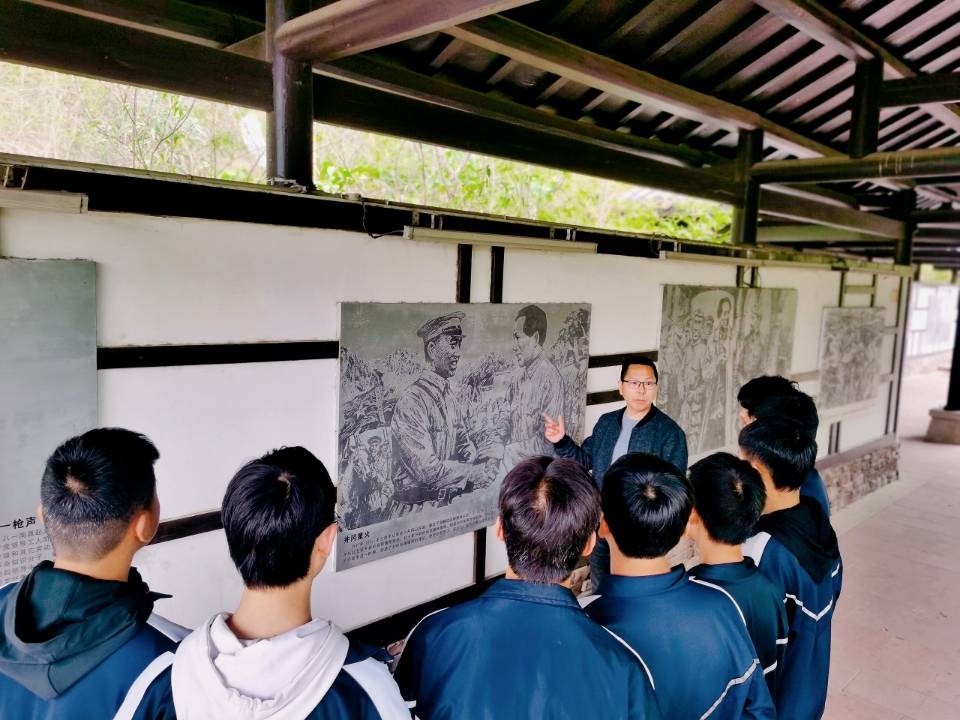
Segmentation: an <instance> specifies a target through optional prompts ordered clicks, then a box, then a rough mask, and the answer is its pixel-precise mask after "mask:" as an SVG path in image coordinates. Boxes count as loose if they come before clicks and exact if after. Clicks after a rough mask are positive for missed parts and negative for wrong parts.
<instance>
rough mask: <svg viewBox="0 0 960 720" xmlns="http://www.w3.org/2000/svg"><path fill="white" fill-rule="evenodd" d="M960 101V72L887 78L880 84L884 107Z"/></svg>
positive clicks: (881, 103) (881, 100)
mask: <svg viewBox="0 0 960 720" xmlns="http://www.w3.org/2000/svg"><path fill="white" fill-rule="evenodd" d="M955 102H960V73H937V74H935V75H917V76H915V77H909V78H901V79H900V80H887V81H886V82H885V83H883V85H881V86H880V105H881V106H882V107H910V106H913V105H929V104H936V103H955Z"/></svg>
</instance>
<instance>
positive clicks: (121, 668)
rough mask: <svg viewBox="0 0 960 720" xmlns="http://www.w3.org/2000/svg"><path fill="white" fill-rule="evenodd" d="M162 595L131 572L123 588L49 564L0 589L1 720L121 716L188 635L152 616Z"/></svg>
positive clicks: (81, 719)
mask: <svg viewBox="0 0 960 720" xmlns="http://www.w3.org/2000/svg"><path fill="white" fill-rule="evenodd" d="M157 597H167V596H163V595H158V594H156V593H151V592H150V590H149V588H148V587H147V585H146V584H145V583H144V582H143V580H141V578H140V575H139V574H138V573H137V571H136V569H134V568H131V569H130V576H129V579H128V581H127V582H125V583H123V582H116V581H112V580H97V579H95V578H91V577H88V576H86V575H80V574H78V573H73V572H69V571H66V570H59V569H56V568H54V567H53V563H51V562H49V561H45V562H42V563H40V564H39V565H37V567H35V568H34V569H33V570H32V571H31V572H30V574H28V575H27V576H26V577H25V578H23V580H21V581H20V582H19V583H16V584H13V585H7V586H5V587H3V588H0V617H2V630H0V718H11V720H12V719H13V718H16V719H17V720H41V719H42V720H48V719H49V720H54V719H55V720H90V719H91V718H106V719H109V718H113V717H114V716H115V715H117V717H123V715H122V713H121V714H117V713H118V711H120V710H121V707H122V706H123V707H129V705H130V703H129V702H128V701H127V698H128V697H129V696H130V694H131V693H132V692H134V690H133V688H135V687H136V686H137V684H138V683H142V682H143V680H142V677H141V676H142V674H143V673H145V672H146V671H147V668H149V667H150V666H151V665H152V664H153V663H154V662H156V661H157V659H158V658H162V657H165V656H166V657H168V658H172V657H173V650H174V649H175V647H176V641H177V640H179V639H180V638H182V637H183V635H184V634H186V630H184V629H183V628H181V627H179V626H177V625H174V624H173V623H170V622H168V621H166V620H164V619H163V618H159V617H157V616H156V615H153V614H152V613H153V602H154V599H156V598H157ZM127 717H128V716H127Z"/></svg>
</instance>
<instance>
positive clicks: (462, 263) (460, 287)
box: [457, 244, 473, 303]
mask: <svg viewBox="0 0 960 720" xmlns="http://www.w3.org/2000/svg"><path fill="white" fill-rule="evenodd" d="M472 280H473V245H462V244H461V245H457V302H458V303H468V302H470V282H471V281H472Z"/></svg>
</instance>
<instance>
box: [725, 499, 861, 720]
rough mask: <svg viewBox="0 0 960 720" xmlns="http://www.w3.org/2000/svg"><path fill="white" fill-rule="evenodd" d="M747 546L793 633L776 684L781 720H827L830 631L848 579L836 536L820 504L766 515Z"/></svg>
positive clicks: (806, 503) (804, 502) (810, 502)
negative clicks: (780, 597)
mask: <svg viewBox="0 0 960 720" xmlns="http://www.w3.org/2000/svg"><path fill="white" fill-rule="evenodd" d="M756 529H757V534H756V535H754V536H753V537H752V538H750V539H749V540H747V542H746V543H744V546H743V552H744V555H747V556H749V557H751V558H752V559H753V561H754V562H755V563H756V564H757V567H758V568H759V569H760V572H762V573H763V574H764V575H765V576H766V577H768V578H769V579H770V580H771V582H773V584H774V585H775V586H776V587H777V589H778V590H780V591H781V592H782V593H783V599H784V604H785V607H786V611H787V622H788V626H789V628H790V632H789V642H788V643H787V648H786V651H785V652H784V657H783V665H782V668H781V671H780V677H779V678H778V682H777V695H776V697H775V698H774V700H775V702H776V704H777V716H778V717H779V718H781V720H811V719H812V718H819V717H821V716H822V715H823V709H824V706H825V705H826V701H827V678H828V675H829V671H830V628H831V623H832V621H833V611H834V608H835V607H836V603H837V599H838V598H839V597H840V588H841V584H842V579H843V564H842V561H841V559H840V549H839V547H838V545H837V536H836V533H834V531H833V528H832V527H831V526H830V520H829V518H828V517H827V516H826V515H825V514H824V512H823V509H822V508H821V507H820V504H819V503H818V502H817V501H816V500H814V499H813V498H810V497H801V498H800V504H799V505H797V506H795V507H792V508H788V509H786V510H779V511H777V512H773V513H770V514H769V515H764V516H763V517H761V518H760V522H758V523H757V528H756Z"/></svg>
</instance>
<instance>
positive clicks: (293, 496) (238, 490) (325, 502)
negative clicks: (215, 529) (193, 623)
mask: <svg viewBox="0 0 960 720" xmlns="http://www.w3.org/2000/svg"><path fill="white" fill-rule="evenodd" d="M336 497H337V496H336V490H335V489H334V487H333V482H331V480H330V475H329V473H328V472H327V469H326V468H325V467H324V465H323V463H322V462H320V460H318V459H317V458H316V457H315V456H314V455H313V453H311V452H310V451H309V450H307V449H306V448H302V447H284V448H280V449H279V450H273V451H271V452H269V453H267V454H266V455H264V456H263V457H260V458H257V459H256V460H252V461H251V462H248V463H247V464H246V465H244V466H243V467H242V468H240V469H239V470H238V471H237V474H236V475H234V476H233V479H232V480H231V481H230V484H229V485H228V486H227V492H226V494H225V495H224V496H223V509H222V513H221V515H222V518H223V529H224V532H225V533H226V536H227V545H228V546H229V548H230V557H231V558H233V563H234V565H236V566H237V570H239V571H240V576H241V577H242V578H243V583H244V585H246V586H247V587H248V588H267V587H285V586H287V585H291V584H293V583H295V582H297V581H298V580H302V579H303V578H304V577H306V575H307V573H308V572H309V570H310V556H311V553H312V552H313V546H314V543H315V542H316V540H317V537H318V536H319V535H320V533H322V532H323V530H324V529H325V528H327V527H328V526H329V525H330V524H331V523H333V522H334V518H335V515H334V508H335V505H336Z"/></svg>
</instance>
